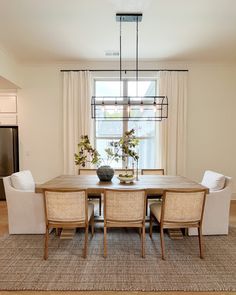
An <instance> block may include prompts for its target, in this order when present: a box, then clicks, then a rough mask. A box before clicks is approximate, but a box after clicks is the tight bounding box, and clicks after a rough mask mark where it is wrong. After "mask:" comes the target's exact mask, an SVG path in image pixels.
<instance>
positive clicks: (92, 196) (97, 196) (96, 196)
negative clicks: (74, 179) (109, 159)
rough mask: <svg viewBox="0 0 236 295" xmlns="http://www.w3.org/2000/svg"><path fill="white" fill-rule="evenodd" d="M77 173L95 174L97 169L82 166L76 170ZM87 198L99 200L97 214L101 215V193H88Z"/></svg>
mask: <svg viewBox="0 0 236 295" xmlns="http://www.w3.org/2000/svg"><path fill="white" fill-rule="evenodd" d="M78 174H79V175H97V169H92V168H91V169H89V168H83V169H79V170H78ZM88 198H89V199H90V200H96V199H97V200H98V201H99V216H101V215H102V195H101V194H99V193H92V194H90V193H89V194H88Z"/></svg>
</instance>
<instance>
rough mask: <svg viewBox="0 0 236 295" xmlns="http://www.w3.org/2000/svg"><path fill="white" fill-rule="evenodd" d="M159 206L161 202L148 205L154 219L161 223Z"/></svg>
mask: <svg viewBox="0 0 236 295" xmlns="http://www.w3.org/2000/svg"><path fill="white" fill-rule="evenodd" d="M161 206H162V202H156V203H153V204H151V205H150V211H151V213H152V214H153V215H154V216H155V217H156V219H157V220H158V221H159V222H160V221H161Z"/></svg>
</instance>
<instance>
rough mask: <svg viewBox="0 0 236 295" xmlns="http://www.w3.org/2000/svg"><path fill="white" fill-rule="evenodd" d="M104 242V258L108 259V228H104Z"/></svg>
mask: <svg viewBox="0 0 236 295" xmlns="http://www.w3.org/2000/svg"><path fill="white" fill-rule="evenodd" d="M103 242H104V257H105V258H106V257H107V228H106V226H104V236H103Z"/></svg>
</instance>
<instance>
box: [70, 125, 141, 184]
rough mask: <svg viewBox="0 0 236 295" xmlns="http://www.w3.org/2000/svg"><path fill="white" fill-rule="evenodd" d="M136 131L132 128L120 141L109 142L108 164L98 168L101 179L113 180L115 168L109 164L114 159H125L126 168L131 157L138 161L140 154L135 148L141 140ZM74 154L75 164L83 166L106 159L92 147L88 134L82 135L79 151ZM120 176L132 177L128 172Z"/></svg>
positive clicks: (106, 150) (107, 150)
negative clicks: (136, 135)
mask: <svg viewBox="0 0 236 295" xmlns="http://www.w3.org/2000/svg"><path fill="white" fill-rule="evenodd" d="M134 133H135V131H134V129H131V130H130V131H127V132H125V134H124V136H123V137H121V138H120V139H119V141H112V142H110V143H109V147H108V148H107V149H105V152H106V154H107V164H106V165H103V166H100V167H99V168H98V169H97V175H98V178H99V179H100V180H101V181H111V179H112V177H113V176H114V169H112V168H111V167H110V165H109V164H110V163H111V162H112V161H113V160H114V161H117V162H118V161H119V159H122V160H123V161H125V164H126V170H127V166H128V159H129V157H130V158H132V159H133V161H137V162H138V159H139V156H138V153H137V152H136V151H135V148H136V146H137V145H138V144H139V140H138V139H137V138H136V137H135V135H134ZM74 156H75V164H76V165H78V166H82V167H85V166H86V163H91V164H93V165H99V164H100V163H101V162H102V161H104V159H102V158H101V156H100V154H99V153H98V151H97V150H96V149H95V148H93V147H92V145H91V143H90V140H89V138H88V136H87V135H82V136H81V142H80V143H79V144H78V153H77V154H75V155H74ZM119 176H121V177H122V176H128V177H130V176H129V175H128V173H127V172H126V173H125V175H119Z"/></svg>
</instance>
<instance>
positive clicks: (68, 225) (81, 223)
mask: <svg viewBox="0 0 236 295" xmlns="http://www.w3.org/2000/svg"><path fill="white" fill-rule="evenodd" d="M46 192H60V193H63V192H65V193H67V192H85V221H78V222H76V221H73V222H72V221H65V222H62V221H58V222H57V221H50V220H48V216H47V207H46ZM44 210H45V222H46V232H45V241H44V260H47V258H48V239H49V230H50V229H52V228H55V229H56V231H58V230H60V229H62V228H68V229H74V228H78V227H81V228H85V238H84V249H83V257H84V258H86V257H87V247H88V230H89V225H90V226H91V232H92V237H93V235H94V212H93V214H92V216H91V218H90V220H88V197H87V191H86V190H53V189H52V190H49V189H47V190H44Z"/></svg>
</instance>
